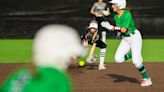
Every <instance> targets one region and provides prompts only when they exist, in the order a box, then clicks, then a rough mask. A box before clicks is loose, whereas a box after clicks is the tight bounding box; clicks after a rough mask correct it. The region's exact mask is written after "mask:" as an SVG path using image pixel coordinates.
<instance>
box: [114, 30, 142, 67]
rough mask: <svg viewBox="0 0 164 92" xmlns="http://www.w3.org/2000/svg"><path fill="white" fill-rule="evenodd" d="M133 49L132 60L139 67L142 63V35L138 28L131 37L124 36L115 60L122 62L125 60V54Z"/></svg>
mask: <svg viewBox="0 0 164 92" xmlns="http://www.w3.org/2000/svg"><path fill="white" fill-rule="evenodd" d="M129 50H131V52H132V62H133V64H134V65H135V66H136V67H137V68H138V67H139V66H140V65H141V64H142V61H143V60H142V55H141V50H142V37H141V34H140V32H139V31H138V30H137V29H136V30H135V34H131V36H130V37H123V38H122V40H121V42H120V44H119V46H118V49H117V51H116V54H115V61H116V62H117V63H122V62H124V61H125V55H126V54H127V53H128V52H129Z"/></svg>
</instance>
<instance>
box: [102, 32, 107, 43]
mask: <svg viewBox="0 0 164 92" xmlns="http://www.w3.org/2000/svg"><path fill="white" fill-rule="evenodd" d="M101 34H102V41H103V42H104V43H106V31H103V32H102V33H101Z"/></svg>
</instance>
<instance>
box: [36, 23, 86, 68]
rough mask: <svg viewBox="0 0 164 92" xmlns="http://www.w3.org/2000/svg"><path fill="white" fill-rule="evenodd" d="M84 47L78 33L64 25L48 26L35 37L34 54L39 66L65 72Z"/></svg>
mask: <svg viewBox="0 0 164 92" xmlns="http://www.w3.org/2000/svg"><path fill="white" fill-rule="evenodd" d="M82 52H83V47H82V45H81V43H80V38H79V36H78V34H77V33H76V31H75V30H74V29H73V28H71V27H68V26H64V25H53V24H52V25H48V26H45V27H43V28H41V29H40V30H39V31H38V33H37V34H36V36H35V39H34V45H33V53H34V57H33V58H34V63H35V64H36V65H37V66H43V67H47V66H48V67H55V68H57V69H60V70H63V69H66V68H67V67H68V66H69V63H70V60H71V58H72V57H74V56H77V55H81V54H82Z"/></svg>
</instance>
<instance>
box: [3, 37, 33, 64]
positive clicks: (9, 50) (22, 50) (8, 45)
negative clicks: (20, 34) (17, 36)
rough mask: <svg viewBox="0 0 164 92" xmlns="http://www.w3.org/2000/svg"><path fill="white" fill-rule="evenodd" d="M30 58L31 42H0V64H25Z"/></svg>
mask: <svg viewBox="0 0 164 92" xmlns="http://www.w3.org/2000/svg"><path fill="white" fill-rule="evenodd" d="M31 57H32V40H0V63H25V62H28V61H29V60H31Z"/></svg>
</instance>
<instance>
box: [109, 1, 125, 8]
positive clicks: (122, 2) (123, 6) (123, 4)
mask: <svg viewBox="0 0 164 92" xmlns="http://www.w3.org/2000/svg"><path fill="white" fill-rule="evenodd" d="M109 3H112V4H116V6H117V7H118V8H119V9H124V8H126V0H111V1H110V2H109Z"/></svg>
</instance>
